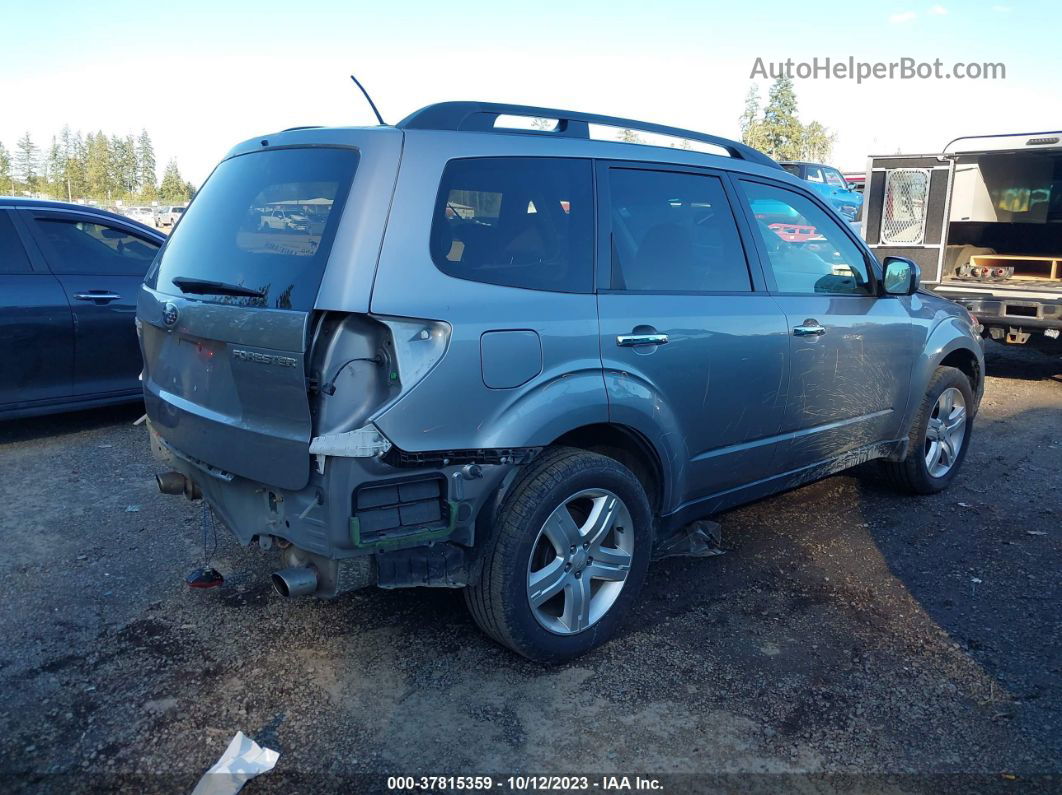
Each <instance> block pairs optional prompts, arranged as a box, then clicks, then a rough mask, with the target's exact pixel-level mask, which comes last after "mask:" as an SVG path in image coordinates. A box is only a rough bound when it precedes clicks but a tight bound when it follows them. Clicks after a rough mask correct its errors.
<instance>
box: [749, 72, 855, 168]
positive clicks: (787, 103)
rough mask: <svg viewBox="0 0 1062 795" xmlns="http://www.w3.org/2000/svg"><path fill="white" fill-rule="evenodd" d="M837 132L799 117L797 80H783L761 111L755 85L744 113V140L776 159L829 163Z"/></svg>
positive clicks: (768, 96)
mask: <svg viewBox="0 0 1062 795" xmlns="http://www.w3.org/2000/svg"><path fill="white" fill-rule="evenodd" d="M836 139H837V134H836V133H831V132H830V131H829V130H827V129H826V128H825V127H823V126H822V125H821V124H820V123H819V122H817V121H813V122H809V123H808V124H802V123H801V121H800V118H799V116H798V115H797V99H796V90H795V89H794V88H793V81H792V80H790V79H789V78H787V77H779V78H778V79H777V80H775V81H774V83H773V84H772V85H771V88H770V91H769V92H768V94H767V104H766V105H765V106H764V107H763V112H762V113H761V112H760V91H759V88H757V87H756V86H755V85H753V86H752V87H751V88H749V93H748V95H747V96H746V97H745V112H744V113H742V114H741V140H742V142H743V143H746V144H748V145H749V146H752V147H755V148H756V149H759V150H760V151H761V152H765V153H766V154H768V155H770V156H771V157H773V158H774V159H775V160H810V161H813V162H815V163H825V162H826V161H827V160H829V159H830V153H831V152H832V151H833V144H834V141H835V140H836Z"/></svg>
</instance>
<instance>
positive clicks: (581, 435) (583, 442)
mask: <svg viewBox="0 0 1062 795" xmlns="http://www.w3.org/2000/svg"><path fill="white" fill-rule="evenodd" d="M550 446H551V447H552V446H561V447H573V448H578V449H580V450H587V451H589V452H592V453H598V454H600V455H604V456H608V457H609V458H612V459H615V460H616V461H619V462H620V463H621V464H623V465H624V466H625V467H627V469H629V470H630V471H631V472H633V473H634V475H635V477H637V478H638V480H639V481H640V482H641V484H642V488H643V489H645V494H646V496H647V497H648V498H649V505H650V507H651V508H652V511H653V513H654V515H655V514H658V513H659V512H660V510H661V509H662V506H664V505H665V504H666V502H665V498H666V497H667V496H668V495H667V492H668V488H667V480H666V475H665V473H664V467H663V464H662V463H661V459H660V456H659V454H658V452H657V450H656V448H654V447H653V445H652V443H651V442H650V441H649V440H648V439H646V438H645V437H644V436H643V435H642V434H640V433H638V431H636V430H634V429H633V428H630V427H628V426H626V425H620V424H617V423H607V422H605V423H596V424H593V425H584V426H581V427H579V428H574V429H572V430H570V431H568V432H566V433H564V434H562V435H561V436H559V437H557V438H556V439H554V440H553V442H552V443H551V445H550Z"/></svg>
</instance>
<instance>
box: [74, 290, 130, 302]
mask: <svg viewBox="0 0 1062 795" xmlns="http://www.w3.org/2000/svg"><path fill="white" fill-rule="evenodd" d="M121 297H122V296H120V295H118V293H105V292H102V291H101V292H98V293H93V292H89V293H74V298H76V299H77V300H78V301H117V300H119V299H120V298H121Z"/></svg>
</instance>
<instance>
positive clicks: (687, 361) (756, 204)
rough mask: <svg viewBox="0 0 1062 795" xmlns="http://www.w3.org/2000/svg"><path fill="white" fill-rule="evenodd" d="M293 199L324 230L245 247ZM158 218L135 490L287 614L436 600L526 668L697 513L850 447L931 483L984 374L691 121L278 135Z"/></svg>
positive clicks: (971, 340)
mask: <svg viewBox="0 0 1062 795" xmlns="http://www.w3.org/2000/svg"><path fill="white" fill-rule="evenodd" d="M511 116H519V117H523V118H524V119H532V118H544V119H555V120H556V121H557V124H556V128H555V129H556V130H557V131H558V132H549V131H539V130H518V129H511V128H503V129H499V128H498V127H497V126H496V125H497V124H498V122H501V121H503V118H505V117H511ZM591 125H603V126H607V127H612V128H615V129H621V130H622V129H627V130H637V131H644V132H647V133H652V134H655V135H658V136H671V137H672V138H673V139H674V140H681V139H686V140H691V141H697V142H700V143H705V144H709V145H711V146H713V147H715V148H718V149H720V150H721V151H722V152H725V153H726V155H729V156H725V155H719V154H706V153H703V152H697V151H693V150H684V149H679V148H677V147H672V148H669V147H668V146H666V145H659V146H653V145H648V144H631V143H623V142H618V141H598V140H592V139H591V138H590V126H591ZM294 197H298V199H299V201H300V203H305V204H307V205H310V206H314V207H316V208H318V209H317V210H316V211H315V213H316V215H317V218H318V220H319V221H320V222H322V223H323V228H322V229H321V231H320V232H318V233H317V234H313V233H310V234H307V235H305V237H306V240H302V239H301V238H300V237H298V236H294V235H291V234H290V233H288V231H287V230H286V229H283V228H280V229H276V230H274V229H272V228H271V227H267V228H266V229H263V230H258V231H253V232H252V231H249V230H247V228H246V225H247V217H248V214H249V211H250V210H254V208H261V207H267V206H270V205H275V204H278V203H281V202H286V201H290V200H291V199H292V198H294ZM179 227H180V228H178V229H176V230H174V232H173V234H172V236H171V239H170V240H169V242H168V243H167V245H166V248H165V250H164V251H163V253H162V254H161V255H160V256H159V258H158V259H157V260H156V263H155V265H154V266H153V268H152V270H151V272H150V273H149V275H148V277H147V279H146V280H145V283H144V286H143V287H142V288H141V295H140V302H139V308H138V314H137V316H138V318H139V320H140V321H141V330H142V335H141V343H142V345H143V351H144V362H145V365H144V398H145V404H146V410H147V414H148V418H149V420H148V427H149V431H150V435H151V439H152V447H153V449H154V450H155V451H156V452H157V453H158V454H159V455H160V456H161V457H162V458H163V460H164V461H165V463H166V465H167V466H168V468H169V470H170V471H168V472H165V473H163V474H160V475H159V487H160V489H161V490H162V491H164V492H165V493H169V494H178V493H182V494H184V495H185V496H188V497H191V498H193V499H196V498H198V497H200V496H201V497H203V498H204V499H205V500H206V501H207V503H208V504H209V505H210V506H211V507H212V509H213V510H214V511H215V512H216V514H217V515H218V516H219V517H220V518H221V520H222V521H223V522H224V524H225V525H226V526H227V527H228V528H229V529H230V530H231V531H232V532H233V533H234V535H235V536H236V538H237V539H239V541H240V542H241V543H242V544H244V545H249V544H252V543H257V545H258V546H259V547H260V548H262V549H263V550H271V549H272V550H278V551H279V552H278V557H279V558H280V565H279V567H278V571H276V572H275V574H274V575H273V578H274V585H275V587H276V589H277V590H278V592H280V593H281V594H283V595H285V596H295V595H306V594H316V595H318V596H329V597H330V596H333V595H335V594H337V593H338V592H340V591H342V590H346V589H351V588H357V587H366V586H369V585H373V584H375V585H379V586H380V587H384V588H405V587H443V588H464V589H465V597H466V603H467V604H468V607H469V609H470V611H471V613H472V615H473V617H474V619H475V621H476V622H477V623H478V624H479V626H480V627H481V628H482V629H483V630H484V631H485V632H486V633H487V634H488V635H490V636H491V637H492V638H494V639H495V640H497V641H498V642H500V643H503V644H505V645H506V646H508V647H509V648H511V649H514V650H515V651H517V652H519V653H520V654H523V655H526V656H527V657H530V658H532V659H535V660H541V661H546V662H557V661H561V660H566V659H570V658H572V657H574V656H576V655H578V654H581V653H582V652H585V651H586V650H588V649H590V648H592V647H594V646H596V645H598V644H600V643H602V642H603V641H605V640H606V639H607V638H608V637H609V636H611V635H612V634H613V633H614V632H615V631H616V630H617V628H618V627H619V625H620V622H621V621H622V620H623V619H624V617H625V615H626V614H627V613H628V612H629V610H630V608H631V606H632V604H633V603H634V601H635V599H636V598H637V596H638V591H639V589H640V588H641V585H642V582H643V580H644V579H645V576H646V572H647V570H648V566H649V561H650V559H651V557H652V556H653V555H654V551H655V552H656V553H659V552H661V551H662V549H665V548H666V549H668V550H675V549H680V550H681V549H683V545H684V544H685V548H686V549H689V548H691V547H692V546H693V542H692V541H691V540H690V533H689V531H687V530H686V529H685V528H687V527H688V525H689V523H690V522H691V521H693V520H697V519H701V518H703V517H705V516H708V515H711V514H713V513H716V512H719V511H723V510H726V509H728V508H731V507H733V506H735V505H737V504H740V503H742V502H747V501H750V500H754V499H759V498H761V497H764V496H766V495H768V494H771V493H775V492H778V491H781V490H784V489H790V488H793V487H795V486H797V485H800V484H803V483H807V482H809V481H812V480H815V479H818V478H822V477H825V476H827V475H829V474H832V473H834V472H838V471H841V470H842V469H845V468H847V467H850V466H854V465H856V464H861V463H863V462H865V461H868V460H871V459H880V460H881V461H882V463H883V469H884V471H885V473H887V474H888V475H889V476H890V477H892V478H894V479H895V481H896V482H897V484H899V485H900V486H901V487H902V488H904V489H906V490H907V491H909V492H913V493H919V494H927V493H932V492H936V491H940V490H941V489H943V488H945V487H946V486H947V485H948V484H949V483H950V482H951V480H952V479H953V478H954V477H955V475H956V473H957V472H958V469H959V467H960V466H961V463H962V460H963V457H964V456H965V453H966V450H967V448H968V446H969V445H968V443H969V439H970V434H971V432H972V429H973V426H972V422H973V417H974V415H975V414H976V411H977V406H978V401H979V399H980V396H981V393H982V389H983V377H982V375H983V372H984V356H983V351H982V341H981V337H980V336H979V335H978V334H977V333H976V332H975V331H974V330H973V321H972V319H971V318H970V315H969V313H968V312H966V310H964V309H963V308H962V307H960V306H958V305H956V304H953V303H951V302H949V301H946V300H943V299H940V298H937V297H935V296H932V295H927V294H924V293H920V292H918V288H919V274H918V268H917V266H916V265H915V264H914V263H913V262H911V261H910V260H908V259H903V258H886V259H884V260H883V261H882V262H880V263H879V261H878V260H877V259H875V258H874V256H873V255H872V254H871V252H870V251H869V250H868V249H867V247H866V245H865V244H864V243H863V242H862V241H861V240H860V239H859V237H858V235H856V234H855V233H854V231H853V230H852V229H851V228H850V226H849V224H848V223H845V221H844V219H842V218H841V217H840V216H839V215H838V214H837V213H836V212H834V211H833V210H832V209H831V207H830V205H829V204H827V203H826V201H825V199H824V197H823V196H822V195H821V194H820V193H818V192H816V191H815V190H812V189H810V188H809V187H808V183H807V182H806V181H801V180H798V179H796V178H794V177H793V176H792V175H791V174H789V173H787V172H786V171H785V170H783V169H781V168H779V167H778V165H777V164H776V163H775V162H774V161H773V160H771V159H770V158H769V157H767V156H766V155H764V154H763V153H761V152H758V151H756V150H754V149H751V148H749V147H747V146H745V145H743V144H741V143H738V142H736V141H730V140H727V139H724V138H718V137H716V136H711V135H705V134H703V133H697V132H693V131H688V130H679V129H675V128H669V127H661V126H659V125H653V124H646V123H643V122H637V121H633V120H629V119H616V118H611V117H603V116H596V115H592V114H585V113H576V112H571V111H563V110H553V109H546V108H530V107H522V106H514V105H497V104H490V103H475V102H454V103H443V104H441V105H433V106H430V107H427V108H424V109H422V110H420V111H418V112H416V113H414V114H412V115H411V116H409V117H408V118H406V119H405V120H403V121H402V122H400V123H399V124H398V125H396V126H394V127H390V126H378V127H371V128H345V129H297V130H288V131H285V132H281V133H277V134H275V135H274V134H271V135H269V136H267V137H261V136H260V137H257V138H255V139H253V140H250V141H247V142H245V143H242V144H239V145H237V146H236V147H235V148H234V149H233V150H232V151H231V152H230V153H229V155H228V156H226V158H225V159H224V160H223V161H222V162H221V163H220V164H219V165H218V167H217V169H215V171H214V172H213V175H212V176H211V177H210V178H209V179H208V180H207V182H206V184H205V185H204V186H203V188H202V189H201V190H200V192H199V193H198V194H197V196H196V199H195V201H194V202H193V203H192V205H191V207H190V208H189V210H188V213H187V216H186V217H185V218H184V219H183V220H182V221H181V223H180V224H179ZM354 230H356V232H357V233H356V234H354V233H353V231H354ZM780 564H781V565H784V561H780Z"/></svg>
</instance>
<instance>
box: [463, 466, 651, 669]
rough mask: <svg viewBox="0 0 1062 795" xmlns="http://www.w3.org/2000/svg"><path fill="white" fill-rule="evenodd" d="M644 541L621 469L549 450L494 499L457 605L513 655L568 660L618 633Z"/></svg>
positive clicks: (637, 495) (638, 504)
mask: <svg viewBox="0 0 1062 795" xmlns="http://www.w3.org/2000/svg"><path fill="white" fill-rule="evenodd" d="M606 525H608V527H606ZM628 525H629V526H628ZM573 533H575V534H578V535H573ZM578 540H582V543H581V544H579V543H578ZM569 541H573V543H571V544H569V543H568V542H569ZM652 543H653V539H652V512H651V510H650V508H649V501H648V499H647V498H646V494H645V489H644V488H643V487H642V484H641V483H640V482H639V481H638V479H637V478H636V477H635V476H634V475H633V474H632V473H631V471H630V470H629V469H627V468H626V467H625V466H623V465H622V464H621V463H619V462H618V461H616V460H615V459H612V458H609V457H607V456H603V455H598V454H597V453H590V452H586V451H584V450H577V449H573V448H550V449H547V450H546V451H545V452H544V453H543V454H542V455H540V456H539V457H538V459H536V460H535V461H534V462H533V463H532V464H530V465H528V466H527V468H526V469H525V471H523V472H521V473H520V475H519V476H518V477H517V479H516V480H515V481H514V483H513V484H512V486H511V488H510V489H509V491H508V493H507V494H506V495H505V497H504V498H503V500H502V502H501V505H500V507H499V509H498V511H497V513H496V514H495V516H494V523H493V528H492V530H491V533H490V535H489V536H488V537H487V538H486V540H485V545H484V548H483V549H482V558H481V564H482V566H481V574H480V577H479V578H478V580H477V581H475V582H474V583H473V584H471V585H469V586H468V587H467V588H466V589H465V603H466V604H467V605H468V608H469V611H470V612H471V613H472V617H473V619H474V620H475V622H476V624H477V625H479V627H480V629H482V630H483V631H484V632H485V633H486V634H487V635H489V636H490V637H491V638H493V639H494V640H496V641H497V642H498V643H500V644H502V645H504V646H507V647H508V648H510V649H512V650H513V651H515V652H517V653H518V654H521V655H523V656H524V657H527V658H528V659H531V660H534V661H537V662H542V663H559V662H564V661H566V660H571V659H573V658H575V657H578V656H579V655H581V654H584V653H585V652H587V651H589V650H590V649H592V648H594V647H595V646H598V645H600V644H601V643H604V642H605V641H606V640H608V639H609V638H610V637H611V636H612V635H613V634H614V633H615V632H616V630H617V629H618V628H619V626H620V624H621V623H622V622H623V619H624V618H625V617H626V615H627V612H628V611H629V610H630V608H631V605H632V604H633V603H634V601H635V600H636V599H637V597H638V593H639V591H640V590H641V587H642V584H643V583H644V581H645V576H646V571H647V570H648V568H649V558H650V553H651V551H652ZM595 550H596V551H597V554H598V559H597V560H596V561H595V560H594V558H593V555H594V552H595ZM624 567H626V568H625V570H624ZM621 577H622V579H620V578H621ZM551 594H552V595H551ZM533 602H535V604H533Z"/></svg>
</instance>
